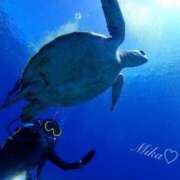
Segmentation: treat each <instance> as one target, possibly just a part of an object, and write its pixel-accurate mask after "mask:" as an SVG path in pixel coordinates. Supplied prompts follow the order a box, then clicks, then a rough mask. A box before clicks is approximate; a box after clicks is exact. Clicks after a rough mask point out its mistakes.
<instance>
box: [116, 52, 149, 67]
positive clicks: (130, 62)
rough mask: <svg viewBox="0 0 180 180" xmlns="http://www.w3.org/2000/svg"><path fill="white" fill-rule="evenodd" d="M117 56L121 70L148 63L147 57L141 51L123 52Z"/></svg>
mask: <svg viewBox="0 0 180 180" xmlns="http://www.w3.org/2000/svg"><path fill="white" fill-rule="evenodd" d="M119 56H120V63H121V65H122V67H123V68H126V67H136V66H140V65H142V64H145V63H146V62H147V61H148V57H147V56H146V54H145V52H144V51H142V50H133V51H123V52H120V53H119Z"/></svg>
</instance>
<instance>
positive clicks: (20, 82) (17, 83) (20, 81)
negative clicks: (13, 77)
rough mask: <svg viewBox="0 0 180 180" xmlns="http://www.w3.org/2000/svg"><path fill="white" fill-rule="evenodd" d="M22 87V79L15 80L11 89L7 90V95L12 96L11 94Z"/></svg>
mask: <svg viewBox="0 0 180 180" xmlns="http://www.w3.org/2000/svg"><path fill="white" fill-rule="evenodd" d="M21 87H22V80H21V79H20V80H17V81H16V83H15V85H14V87H13V88H12V90H10V91H9V92H8V96H12V95H13V94H15V93H17V92H18V91H19V90H20V89H21Z"/></svg>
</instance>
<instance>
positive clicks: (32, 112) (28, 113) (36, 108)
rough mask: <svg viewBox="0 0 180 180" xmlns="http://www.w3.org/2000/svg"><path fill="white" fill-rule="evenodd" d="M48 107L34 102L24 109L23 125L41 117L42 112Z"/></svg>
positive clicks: (22, 115) (36, 101)
mask: <svg viewBox="0 0 180 180" xmlns="http://www.w3.org/2000/svg"><path fill="white" fill-rule="evenodd" d="M46 108H47V105H46V104H44V103H42V102H40V101H38V100H34V101H32V102H31V103H29V104H28V105H27V106H25V107H24V109H23V111H22V113H21V121H22V122H23V123H31V122H32V121H33V120H34V119H36V117H37V116H38V115H39V113H40V112H42V111H43V110H46Z"/></svg>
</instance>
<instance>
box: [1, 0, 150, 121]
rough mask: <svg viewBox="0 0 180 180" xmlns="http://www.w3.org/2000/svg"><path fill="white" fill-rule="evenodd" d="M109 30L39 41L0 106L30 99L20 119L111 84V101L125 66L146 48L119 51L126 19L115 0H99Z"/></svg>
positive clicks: (139, 60)
mask: <svg viewBox="0 0 180 180" xmlns="http://www.w3.org/2000/svg"><path fill="white" fill-rule="evenodd" d="M101 3H102V8H103V12H104V15H105V19H106V22H107V28H108V30H109V33H110V36H109V37H106V36H103V35H100V34H96V33H92V32H73V33H70V34H66V35H62V36H60V37H58V38H56V39H54V40H53V41H52V42H50V43H48V44H46V45H45V46H44V47H42V48H41V49H40V50H39V52H38V53H36V54H35V55H34V56H33V57H32V58H31V60H30V61H29V63H28V65H27V67H26V68H25V70H24V72H23V74H22V77H21V79H20V80H19V81H18V82H17V83H16V85H15V87H14V88H13V90H12V91H11V92H10V93H9V96H8V98H7V100H6V101H5V104H4V105H3V107H6V106H9V105H10V104H12V103H14V102H16V101H17V100H20V99H25V100H27V101H28V105H27V106H26V107H25V108H24V110H23V112H22V119H23V120H24V121H28V120H31V119H32V118H33V117H36V116H37V115H38V113H39V112H41V111H43V110H45V109H46V108H47V107H49V106H72V105H76V104H80V103H83V102H86V101H88V100H91V99H93V98H95V97H96V96H98V95H100V94H101V93H103V92H104V91H105V90H107V89H108V88H110V87H112V105H111V110H113V109H114V107H115V104H116V103H117V100H118V98H119V96H120V91H121V89H122V85H123V75H122V74H120V71H121V70H122V69H123V68H128V67H135V66H139V65H142V64H144V63H146V62H147V61H148V58H147V56H146V54H145V53H144V51H140V50H133V51H119V50H118V47H119V45H120V44H121V43H122V42H123V41H124V39H125V22H124V18H123V15H122V12H121V9H120V7H119V3H118V0H101Z"/></svg>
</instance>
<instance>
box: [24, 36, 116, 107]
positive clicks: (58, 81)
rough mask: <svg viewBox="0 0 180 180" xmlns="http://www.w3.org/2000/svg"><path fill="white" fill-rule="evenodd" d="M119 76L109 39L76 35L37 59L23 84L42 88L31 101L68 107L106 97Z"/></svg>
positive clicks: (59, 41) (54, 44)
mask: <svg viewBox="0 0 180 180" xmlns="http://www.w3.org/2000/svg"><path fill="white" fill-rule="evenodd" d="M118 72H119V66H118V65H117V61H116V50H115V49H113V48H112V47H111V46H110V43H109V42H108V40H107V39H106V38H103V37H102V36H98V35H94V34H91V33H72V34H68V35H64V36H61V37H59V38H57V39H55V40H54V41H52V42H51V43H49V44H47V45H46V46H44V47H43V48H42V49H41V50H40V51H39V52H38V53H37V54H36V55H35V56H33V57H32V59H31V60H30V62H29V64H28V66H27V67H26V69H25V71H24V73H23V81H24V82H26V83H27V84H33V83H34V82H36V83H37V84H39V85H40V87H39V86H38V90H37V89H34V90H33V92H32V93H31V97H36V99H39V100H40V101H42V102H46V103H50V104H54V105H55V104H57V105H67V106H68V105H72V104H77V103H81V102H83V101H86V100H89V99H91V98H93V97H95V96H97V95H99V94H100V93H102V92H103V91H104V90H106V89H107V88H108V87H110V86H111V85H112V82H113V80H114V79H115V77H116V75H117V73H118Z"/></svg>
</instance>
